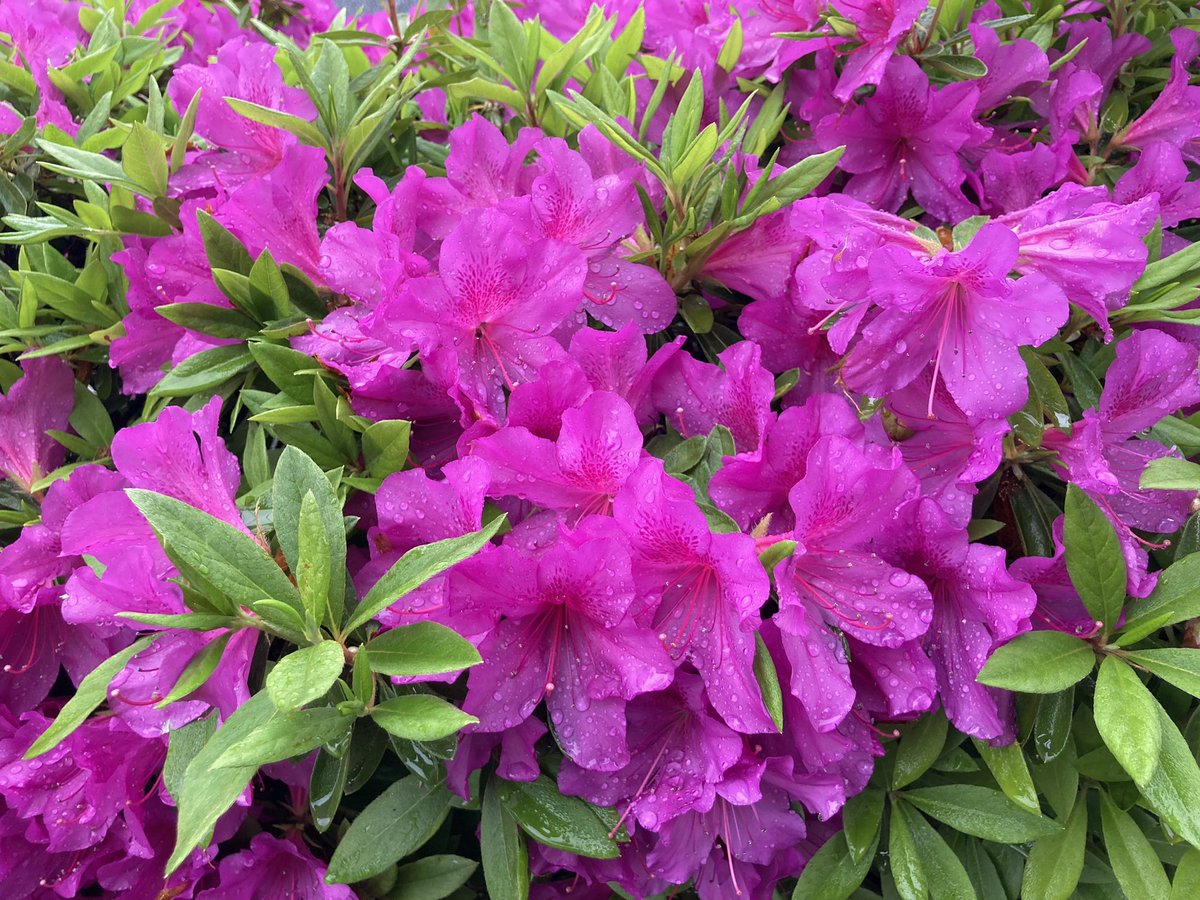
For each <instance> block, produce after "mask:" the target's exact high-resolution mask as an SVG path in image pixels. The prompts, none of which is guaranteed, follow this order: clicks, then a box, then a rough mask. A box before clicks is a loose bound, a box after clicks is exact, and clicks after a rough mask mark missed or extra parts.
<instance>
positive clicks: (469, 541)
mask: <svg viewBox="0 0 1200 900" xmlns="http://www.w3.org/2000/svg"><path fill="white" fill-rule="evenodd" d="M506 521H507V519H506V517H505V516H500V517H498V518H496V519H493V520H492V521H491V522H489V523H488V524H487V525H485V526H484V527H483V528H482V529H480V530H479V531H476V532H473V533H472V534H465V535H463V536H462V537H456V538H448V539H446V540H444V541H438V542H437V543H434V544H426V545H424V546H423V547H414V548H413V549H412V550H409V551H408V552H407V553H405V554H404V555H403V556H402V557H400V559H399V560H398V561H397V562H396V564H395V565H394V566H392V567H391V568H390V569H388V570H387V572H386V573H384V575H383V577H382V578H380V579H379V580H378V581H377V582H375V585H374V586H373V587H372V588H371V589H370V590H369V591H367V596H365V597H364V598H363V599H362V602H361V603H360V604H359V605H358V608H357V609H355V610H354V612H353V614H352V615H351V616H350V621H349V622H348V623H347V624H346V629H345V630H346V631H347V632H351V631H353V630H354V629H355V628H358V627H359V626H360V625H365V624H366V623H367V622H369V621H370V620H371V619H372V618H373V617H374V616H375V614H376V613H378V612H379V611H380V610H382V609H384V608H385V607H387V606H390V605H391V604H392V603H395V602H396V600H398V599H400V598H401V597H403V596H405V595H406V594H408V593H409V592H410V591H414V590H416V589H417V588H419V587H420V586H421V585H423V584H424V583H425V582H426V581H428V580H429V579H430V578H432V577H433V576H434V575H437V574H439V573H441V572H444V571H446V569H449V568H450V567H451V566H453V565H456V564H457V563H460V562H462V561H463V560H464V559H466V558H467V557H469V556H473V555H474V554H475V553H477V552H479V549H480V548H481V547H482V546H483V545H484V544H486V543H487V542H488V541H489V540H491V539H492V536H493V535H494V534H495V533H496V532H497V531H499V530H500V526H501V525H503V524H504V523H505V522H506Z"/></svg>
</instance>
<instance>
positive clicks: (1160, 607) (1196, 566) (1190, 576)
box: [1122, 244, 1200, 633]
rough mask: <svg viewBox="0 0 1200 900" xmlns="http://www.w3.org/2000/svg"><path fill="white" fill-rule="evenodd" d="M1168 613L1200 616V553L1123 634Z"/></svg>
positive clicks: (1161, 581)
mask: <svg viewBox="0 0 1200 900" xmlns="http://www.w3.org/2000/svg"><path fill="white" fill-rule="evenodd" d="M1197 246H1200V244H1198V245H1197ZM1168 610H1171V611H1173V612H1174V615H1173V616H1171V617H1170V618H1168V619H1167V620H1166V621H1163V622H1161V625H1160V626H1159V627H1161V626H1162V625H1172V624H1174V623H1175V622H1183V621H1185V620H1187V619H1194V618H1196V617H1197V616H1200V553H1193V554H1191V555H1189V556H1185V557H1184V558H1183V559H1180V560H1176V561H1175V562H1174V563H1173V564H1172V565H1170V566H1168V567H1167V568H1166V569H1165V570H1164V571H1163V572H1162V574H1161V575H1159V577H1158V584H1157V585H1155V588H1154V591H1153V592H1152V593H1151V594H1150V596H1149V597H1147V598H1146V599H1145V600H1135V601H1134V602H1133V603H1131V604H1130V605H1129V615H1128V617H1127V618H1126V620H1125V626H1124V628H1123V629H1122V630H1123V631H1124V632H1126V633H1128V632H1130V631H1133V630H1134V629H1136V628H1140V627H1141V626H1142V625H1144V624H1145V623H1147V622H1150V621H1158V620H1159V617H1160V616H1161V615H1162V614H1163V613H1164V612H1167V611H1168Z"/></svg>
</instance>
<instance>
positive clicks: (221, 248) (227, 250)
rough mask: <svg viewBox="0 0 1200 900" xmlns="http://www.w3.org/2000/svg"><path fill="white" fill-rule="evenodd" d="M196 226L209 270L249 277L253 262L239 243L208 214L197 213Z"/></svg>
mask: <svg viewBox="0 0 1200 900" xmlns="http://www.w3.org/2000/svg"><path fill="white" fill-rule="evenodd" d="M196 224H197V225H199V226H200V237H201V239H202V240H203V241H204V252H205V254H206V255H207V256H208V264H209V267H210V268H212V269H225V270H226V271H229V272H237V273H238V274H239V275H246V276H249V274H250V270H251V269H252V268H253V267H254V261H253V260H252V259H251V258H250V253H249V251H248V250H246V248H245V247H244V246H243V245H242V242H241V241H239V240H238V239H237V238H235V237H234V236H233V234H232V233H231V232H230V231H229V230H228V229H227V228H226V227H225V226H224V225H222V224H221V223H220V222H218V221H217V220H216V219H214V218H213V217H212V216H211V215H210V214H209V213H206V212H203V211H199V212H197V213H196Z"/></svg>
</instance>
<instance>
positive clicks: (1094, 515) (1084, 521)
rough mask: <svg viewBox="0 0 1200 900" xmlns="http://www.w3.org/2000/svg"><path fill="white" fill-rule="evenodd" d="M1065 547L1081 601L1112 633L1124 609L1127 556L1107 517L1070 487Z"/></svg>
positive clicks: (1064, 533) (1072, 580) (1064, 530)
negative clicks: (1122, 550)
mask: <svg viewBox="0 0 1200 900" xmlns="http://www.w3.org/2000/svg"><path fill="white" fill-rule="evenodd" d="M1063 544H1064V546H1065V548H1066V553H1065V555H1066V560H1067V571H1068V572H1069V573H1070V574H1071V583H1072V584H1073V585H1075V590H1076V591H1078V592H1079V598H1080V599H1081V600H1082V601H1083V605H1084V606H1086V607H1087V609H1088V612H1090V613H1091V614H1092V615H1093V616H1094V617H1095V618H1096V620H1097V621H1099V622H1103V623H1104V625H1105V627H1106V628H1109V629H1111V628H1112V627H1113V626H1114V625H1116V622H1117V619H1118V618H1120V615H1121V608H1122V607H1123V606H1124V605H1125V556H1124V554H1123V553H1122V552H1121V542H1120V541H1119V540H1118V539H1117V533H1116V531H1115V530H1113V526H1112V522H1110V521H1109V520H1108V516H1106V515H1105V514H1104V513H1103V512H1101V511H1100V507H1098V506H1097V505H1096V504H1095V503H1094V502H1093V501H1092V499H1091V498H1090V497H1088V495H1087V494H1085V493H1084V492H1083V491H1081V490H1080V489H1079V488H1078V487H1076V486H1075V485H1074V484H1069V485H1067V503H1066V521H1065V523H1064V525H1063Z"/></svg>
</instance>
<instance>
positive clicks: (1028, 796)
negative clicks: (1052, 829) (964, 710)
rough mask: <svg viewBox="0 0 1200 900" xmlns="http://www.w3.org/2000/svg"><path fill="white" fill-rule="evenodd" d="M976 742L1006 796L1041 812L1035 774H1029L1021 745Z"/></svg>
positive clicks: (1036, 811)
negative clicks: (997, 745) (995, 745)
mask: <svg viewBox="0 0 1200 900" xmlns="http://www.w3.org/2000/svg"><path fill="white" fill-rule="evenodd" d="M974 743H975V749H976V750H977V751H978V752H979V755H980V757H982V758H983V761H984V763H985V764H986V765H987V767H988V770H989V771H990V772H991V773H992V777H993V778H995V779H996V784H998V785H1000V790H1002V791H1004V796H1006V797H1008V799H1009V800H1012V801H1013V802H1014V803H1016V804H1017V805H1018V806H1020V807H1022V808H1024V809H1027V810H1029V812H1031V813H1035V814H1040V813H1041V811H1042V807H1041V804H1040V803H1038V792H1037V788H1036V787H1034V785H1033V776H1031V775H1030V774H1029V766H1028V765H1027V764H1026V762H1025V754H1024V752H1022V750H1021V745H1020V744H1017V743H1012V744H1005V745H1004V746H1003V747H993V746H992V745H991V744H989V743H988V742H987V741H975V742H974Z"/></svg>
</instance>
